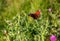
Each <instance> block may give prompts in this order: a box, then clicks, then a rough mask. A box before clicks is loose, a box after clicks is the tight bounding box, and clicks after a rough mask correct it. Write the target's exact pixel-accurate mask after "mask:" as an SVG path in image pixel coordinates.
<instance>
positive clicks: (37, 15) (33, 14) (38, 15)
mask: <svg viewBox="0 0 60 41" xmlns="http://www.w3.org/2000/svg"><path fill="white" fill-rule="evenodd" d="M29 16H31V17H32V18H33V19H38V18H39V17H40V10H37V11H36V12H35V13H30V14H29Z"/></svg>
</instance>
